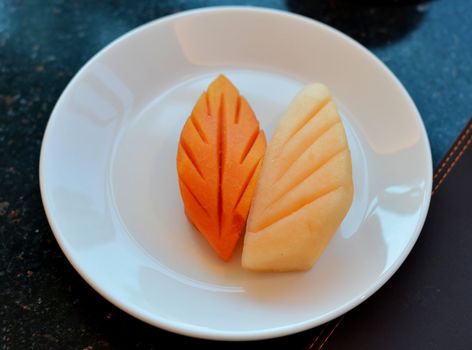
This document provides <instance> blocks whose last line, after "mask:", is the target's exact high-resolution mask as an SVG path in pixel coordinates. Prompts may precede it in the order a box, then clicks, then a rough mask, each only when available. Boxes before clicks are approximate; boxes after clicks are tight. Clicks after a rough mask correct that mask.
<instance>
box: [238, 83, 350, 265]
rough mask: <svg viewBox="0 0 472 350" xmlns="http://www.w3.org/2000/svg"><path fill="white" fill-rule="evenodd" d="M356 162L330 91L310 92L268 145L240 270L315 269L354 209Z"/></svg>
mask: <svg viewBox="0 0 472 350" xmlns="http://www.w3.org/2000/svg"><path fill="white" fill-rule="evenodd" d="M352 196H353V187H352V166H351V157H350V152H349V148H348V144H347V140H346V135H345V132H344V127H343V125H342V122H341V119H340V118H339V115H338V113H337V110H336V106H335V105H334V102H333V101H332V98H331V95H330V93H329V91H328V89H327V88H326V87H325V86H324V85H321V84H312V85H309V86H307V87H305V88H304V89H303V90H302V91H301V92H300V93H299V94H298V95H297V96H296V97H295V99H294V100H293V101H292V103H291V104H290V106H289V108H288V110H287V112H286V113H285V114H284V116H283V117H282V119H281V120H280V122H279V125H278V126H277V129H276V131H275V134H274V136H273V137H272V139H271V140H270V142H269V145H268V146H267V151H266V155H265V157H264V160H263V162H262V167H261V172H260V176H259V182H258V184H257V188H256V192H255V195H254V199H253V204H252V207H251V210H250V214H249V218H248V222H247V229H246V235H245V239H244V246H243V257H242V265H243V267H244V268H246V269H250V270H256V271H297V270H306V269H309V268H311V267H312V266H313V264H314V263H315V261H316V260H317V259H318V258H319V256H320V255H321V254H322V252H323V251H324V249H325V248H326V246H327V245H328V243H329V241H330V240H331V238H332V236H333V235H334V233H335V231H336V230H337V228H338V227H339V225H340V224H341V222H342V220H343V219H344V217H345V215H346V213H347V212H348V210H349V208H350V205H351V202H352Z"/></svg>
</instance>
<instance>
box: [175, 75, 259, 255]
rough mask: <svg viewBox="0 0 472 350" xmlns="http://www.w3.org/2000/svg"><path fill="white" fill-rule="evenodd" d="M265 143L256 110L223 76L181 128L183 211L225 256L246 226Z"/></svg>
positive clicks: (179, 156) (179, 155)
mask: <svg viewBox="0 0 472 350" xmlns="http://www.w3.org/2000/svg"><path fill="white" fill-rule="evenodd" d="M265 145H266V144H265V137H264V133H263V132H262V131H261V130H260V128H259V122H258V121H257V119H256V116H255V114H254V112H253V111H252V109H251V107H250V106H249V104H248V102H247V101H246V99H245V98H244V97H242V96H240V94H239V92H238V90H237V89H236V87H235V86H234V85H233V84H232V83H231V82H230V81H229V80H228V79H227V78H226V77H225V76H223V75H220V76H219V77H218V78H217V79H216V80H215V81H213V82H212V83H211V84H210V86H209V87H208V90H207V91H206V92H204V93H203V94H202V96H201V97H200V98H199V100H198V101H197V103H196V105H195V107H194V109H193V111H192V113H191V115H190V117H189V118H188V120H187V121H186V123H185V125H184V127H183V129H182V133H181V137H180V141H179V146H178V152H177V172H178V175H179V185H180V190H181V195H182V199H183V202H184V206H185V213H186V215H187V217H188V219H189V220H190V221H191V222H192V224H193V225H194V226H195V227H196V228H197V230H198V231H199V232H200V233H201V234H202V235H203V236H204V237H205V238H206V240H207V241H208V242H209V244H210V245H211V247H212V248H213V249H214V250H215V252H216V253H217V254H218V256H219V257H220V258H221V259H223V260H225V261H227V260H229V259H230V258H231V256H232V254H233V251H234V248H235V247H236V244H237V242H238V240H239V238H240V236H241V235H242V232H243V230H244V226H245V224H246V219H247V215H248V211H249V207H250V203H251V200H252V195H253V192H254V188H255V184H256V179H257V175H258V171H259V168H260V161H261V159H262V156H263V154H264V152H265Z"/></svg>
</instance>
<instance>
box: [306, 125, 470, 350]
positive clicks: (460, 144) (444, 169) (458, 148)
mask: <svg viewBox="0 0 472 350" xmlns="http://www.w3.org/2000/svg"><path fill="white" fill-rule="evenodd" d="M471 143H472V118H471V119H470V120H469V122H468V123H467V125H466V126H465V128H464V129H463V130H462V132H461V133H460V134H459V136H458V137H457V139H456V141H455V142H454V144H453V145H452V146H451V148H450V149H449V151H448V152H447V153H446V155H445V156H444V158H443V159H442V160H441V162H440V163H439V165H438V167H437V168H436V170H435V172H434V176H433V191H432V193H431V195H434V194H435V193H436V192H437V191H438V189H439V187H440V186H441V185H442V183H443V182H444V180H445V179H446V178H447V176H448V175H449V173H450V172H451V170H452V169H453V168H454V166H455V165H456V164H457V162H458V161H459V159H460V158H461V157H462V155H463V154H464V153H465V151H466V150H467V148H468V147H469V146H470V144H471ZM345 316H346V314H344V315H342V316H340V317H339V318H337V319H335V320H332V321H329V322H328V323H326V325H325V326H324V327H323V329H322V330H321V332H320V333H319V334H318V335H317V337H316V338H315V339H314V340H313V341H312V342H310V344H309V345H308V347H307V350H321V349H322V348H323V346H324V345H325V344H326V342H327V341H328V340H329V339H330V338H331V336H332V335H333V333H334V331H335V330H336V328H338V326H339V325H340V324H341V322H342V321H343V320H344V317H345ZM329 328H330V330H329V331H327V330H328V329H329ZM323 334H325V335H324V337H322V335H323ZM315 346H316V347H315Z"/></svg>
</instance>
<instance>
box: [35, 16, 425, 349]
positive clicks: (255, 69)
mask: <svg viewBox="0 0 472 350" xmlns="http://www.w3.org/2000/svg"><path fill="white" fill-rule="evenodd" d="M220 73H224V74H225V75H227V76H228V77H229V78H230V79H231V80H232V81H233V82H234V84H235V85H236V86H237V87H238V88H239V90H240V92H241V94H242V95H244V96H245V97H246V98H247V100H248V101H249V103H250V104H251V105H252V107H253V109H254V111H255V112H256V114H257V116H258V118H259V120H260V122H261V126H262V128H263V129H264V130H265V131H266V133H267V135H268V137H270V135H271V134H272V132H273V130H274V126H275V125H276V124H277V121H278V119H279V118H280V116H281V114H282V113H283V111H284V109H285V108H286V107H287V105H288V103H289V102H290V100H291V99H292V98H293V97H294V95H295V94H296V93H297V92H298V91H299V90H300V89H301V88H302V86H303V85H305V84H307V83H310V82H322V83H324V84H326V85H327V86H328V87H329V88H330V89H331V91H332V94H333V96H334V97H335V101H336V102H337V104H338V107H339V110H340V113H341V115H342V118H343V121H344V124H345V128H346V132H347V135H348V141H349V145H350V148H351V153H352V159H353V174H354V175H353V176H354V186H355V195H354V201H353V204H352V207H351V210H350V211H349V213H348V215H347V217H346V218H345V220H344V222H343V224H342V225H341V227H340V228H339V230H338V231H337V233H336V235H335V237H334V239H333V240H332V241H331V243H330V244H329V246H328V248H327V249H326V251H325V252H324V254H323V255H322V257H321V258H320V259H319V261H318V262H317V263H316V265H315V266H314V267H313V268H312V269H311V270H310V271H308V272H303V273H271V274H260V273H251V272H248V271H245V270H243V269H242V268H241V266H240V262H241V261H240V259H241V258H240V256H241V247H239V248H238V251H236V253H235V255H234V257H233V259H232V260H231V261H230V262H229V263H224V262H222V261H220V260H219V259H218V258H217V257H216V255H215V254H214V253H213V251H212V250H211V249H210V247H209V245H208V244H207V243H206V242H205V240H204V239H203V238H202V237H201V236H200V234H198V233H197V232H196V231H195V230H194V229H193V228H192V226H191V225H190V224H189V223H188V221H187V219H186V217H185V214H184V210H183V205H182V202H181V199H180V193H179V188H178V183H177V174H176V165H175V158H176V151H177V143H178V138H179V134H180V130H181V128H182V126H183V123H184V121H185V120H186V118H187V117H188V115H189V113H190V111H191V109H192V107H193V105H194V103H195V102H196V100H197V98H198V97H199V96H200V94H201V93H202V91H203V90H204V89H205V88H206V87H207V85H208V84H209V83H210V81H211V80H213V79H214V78H215V77H216V76H217V75H218V74H220ZM431 175H432V165H431V153H430V148H429V144H428V139H427V136H426V133H425V129H424V126H423V124H422V121H421V118H420V116H419V114H418V111H417V109H416V107H415V105H414V103H413V102H412V100H411V98H410V97H409V95H408V93H407V92H406V91H405V89H404V88H403V87H402V85H401V84H400V82H399V81H398V80H397V79H396V78H395V76H394V75H393V74H392V73H391V72H390V71H389V70H388V69H387V68H386V67H385V66H384V65H383V64H382V63H381V62H380V61H379V60H378V59H377V58H375V57H374V56H373V55H372V54H371V53H369V51H367V50H366V49H365V48H363V47H362V46H360V45H359V44H357V43H356V42H354V41H353V40H351V39H350V38H348V37H347V36H345V35H343V34H341V33H340V32H338V31H336V30H334V29H332V28H330V27H327V26H326V25H323V24H321V23H318V22H315V21H313V20H309V19H307V18H304V17H300V16H296V15H292V14H288V13H283V12H279V11H273V10H265V9H256V8H213V9H206V10H197V11H190V12H184V13H181V14H178V15H174V16H170V17H167V18H163V19H160V20H157V21H155V22H152V23H149V24H147V25H145V26H142V27H140V28H138V29H136V30H133V31H131V32H130V33H128V34H126V35H124V36H123V37H121V38H119V39H118V40H116V41H115V42H113V43H112V44H111V45H109V46H108V47H106V48H105V49H103V50H102V51H101V52H100V53H98V54H97V55H96V56H95V57H94V58H92V59H91V60H90V61H89V62H88V63H87V64H86V65H85V66H84V67H83V68H82V69H81V70H80V72H79V73H78V74H77V75H76V76H75V78H74V79H73V80H72V81H71V83H70V84H69V86H68V87H67V88H66V90H65V91H64V93H63V94H62V96H61V98H60V99H59V101H58V103H57V105H56V107H55V109H54V111H53V113H52V115H51V118H50V121H49V124H48V127H47V130H46V134H45V136H44V140H43V146H42V151H41V164H40V178H41V193H42V198H43V202H44V206H45V208H46V213H47V216H48V219H49V222H50V224H51V227H52V229H53V231H54V234H55V236H56V238H57V240H58V242H59V244H60V246H61V248H62V249H63V251H64V253H65V254H66V256H67V258H68V259H69V260H70V262H71V263H72V265H73V266H74V267H75V268H76V269H77V271H78V272H79V273H80V274H81V275H82V277H83V278H84V279H85V280H86V281H87V282H88V283H89V284H90V285H91V286H92V287H93V288H95V289H96V290H97V291H98V292H99V293H100V294H102V295H103V296H104V297H105V298H106V299H108V300H109V301H111V302H112V303H114V304H115V305H117V306H118V307H120V308H122V309H123V310H125V311H127V312H128V313H130V314H131V315H133V316H135V317H137V318H139V319H141V320H144V321H146V322H149V323H150V324H153V325H155V326H158V327H161V328H164V329H167V330H170V331H173V332H177V333H181V334H186V335H190V336H195V337H202V338H210V339H226V340H249V339H262V338H269V337H277V336H282V335H286V334H290V333H294V332H298V331H302V330H305V329H308V328H310V327H314V326H317V325H320V324H322V323H324V322H326V321H329V320H331V319H333V318H334V317H336V316H339V315H341V314H342V313H344V312H346V311H348V310H350V309H352V308H353V307H355V306H356V305H358V304H359V303H360V302H362V301H363V300H365V299H366V298H367V297H369V296H370V295H371V294H372V293H374V292H375V291H376V290H377V289H378V288H379V287H380V286H382V284H384V283H385V281H387V280H388V279H389V278H390V276H392V274H393V273H394V272H395V271H396V270H397V269H398V267H399V266H400V264H401V263H402V262H403V261H404V259H405V258H406V256H407V255H408V253H409V252H410V250H411V248H412V246H413V244H414V243H415V241H416V239H417V237H418V234H419V232H420V230H421V227H422V225H423V222H424V219H425V216H426V212H427V209H428V205H429V200H430V194H431Z"/></svg>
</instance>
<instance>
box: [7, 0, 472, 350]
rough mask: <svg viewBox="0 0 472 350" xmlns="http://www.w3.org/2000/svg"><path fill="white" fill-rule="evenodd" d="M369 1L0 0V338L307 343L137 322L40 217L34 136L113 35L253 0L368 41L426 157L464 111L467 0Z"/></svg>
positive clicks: (471, 18)
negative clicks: (397, 90) (406, 97)
mask: <svg viewBox="0 0 472 350" xmlns="http://www.w3.org/2000/svg"><path fill="white" fill-rule="evenodd" d="M378 3H380V1H377V2H376V1H351V2H349V1H343V0H337V1H334V0H331V1H324V0H320V1H297V0H287V1H283V0H259V1H232V2H230V1H216V0H213V1H212V0H192V1H190V0H189V1H186V0H179V1H112V0H105V1H91V0H90V1H89V0H84V1H75V0H71V1H65V0H50V1H40V0H0V149H1V152H0V322H1V324H0V347H1V348H2V349H28V348H37V349H69V348H70V349H153V348H158V347H159V346H160V345H163V344H166V342H172V343H173V344H174V346H186V347H187V346H188V347H190V348H222V347H224V348H239V347H245V348H247V347H249V348H252V347H254V348H256V347H258V348H260V347H261V346H264V347H265V346H267V347H276V348H287V347H289V346H290V348H294V349H295V348H299V349H303V348H306V347H307V346H309V344H310V341H311V339H312V338H313V336H314V334H316V330H310V331H306V332H303V333H301V334H297V335H293V336H289V337H284V338H280V339H274V340H268V341H263V342H253V343H245V344H244V346H242V344H240V343H224V344H223V343H214V342H210V341H204V340H196V339H192V338H187V337H183V336H179V335H175V334H172V333H168V332H166V331H163V330H159V329H156V328H154V327H151V326H149V325H147V324H144V323H142V322H141V321H138V320H136V319H134V318H132V317H131V316H128V315H127V314H125V313H124V312H122V311H121V310H119V309H117V308H116V307H114V306H113V305H111V304H110V303H109V302H107V301H106V300H105V299H103V298H102V297H101V296H100V295H98V294H97V293H96V292H95V291H94V290H93V289H92V288H91V287H90V286H89V285H88V284H86V283H85V282H84V281H83V280H82V278H80V277H79V275H78V274H77V273H76V272H75V270H74V269H73V268H72V266H71V265H70V264H69V262H68V261H67V259H66V258H65V257H64V255H63V253H62V251H61V250H60V248H59V246H58V245H57V243H56V241H55V239H54V236H53V234H52V232H51V229H50V227H49V225H48V222H47V220H46V217H45V214H44V211H43V207H42V203H41V197H40V193H39V184H38V161H39V152H40V147H41V140H42V137H43V133H44V130H45V127H46V123H47V121H48V118H49V115H50V113H51V110H52V108H53V107H54V104H55V103H56V101H57V99H58V98H59V95H60V94H61V92H62V90H63V89H64V88H65V86H66V85H67V83H68V82H69V81H70V79H71V78H72V77H73V76H74V74H75V73H76V72H77V71H78V69H79V68H80V67H81V66H82V65H83V64H84V63H85V62H86V61H87V60H88V59H89V58H90V57H91V56H92V55H94V54H95V53H96V52H97V51H99V50H100V49H101V48H103V47H104V46H105V45H106V44H108V43H109V42H111V41H112V40H113V39H115V38H117V37H119V36H120V35H122V34H124V33H126V32H127V31H129V30H130V29H132V28H135V27H136V26H138V25H140V24H143V23H146V22H148V21H151V20H153V19H156V18H159V17H162V16H165V15H168V14H172V13H176V12H180V11H183V10H187V9H192V8H197V7H203V6H211V5H228V4H237V5H255V6H264V7H272V8H278V9H282V10H287V11H291V12H295V13H300V14H303V15H306V16H308V17H312V18H315V19H317V20H320V21H322V22H325V23H327V24H329V25H331V26H333V27H336V28H338V29H340V30H341V31H343V32H345V33H346V34H348V35H350V36H351V37H353V38H355V39H356V40H358V41H360V42H361V43H362V44H364V45H365V46H366V47H367V48H368V49H370V50H371V51H372V52H373V53H375V54H376V55H377V56H378V57H379V58H380V59H381V60H382V61H383V62H385V64H386V65H387V66H388V67H389V68H390V69H391V70H392V71H393V72H394V73H395V74H396V75H397V76H398V78H399V79H400V80H401V82H402V83H403V84H404V86H405V87H406V89H407V90H408V91H409V93H410V94H411V96H412V98H413V100H414V101H415V103H416V105H417V107H418V109H419V111H420V113H421V115H422V118H423V120H424V123H425V125H426V129H427V131H428V135H429V139H430V142H431V148H432V153H433V161H434V164H437V163H438V162H439V160H440V159H441V157H442V156H443V155H444V154H445V152H446V151H447V149H448V148H449V147H450V145H451V143H452V142H453V140H454V139H455V137H456V136H457V135H458V133H459V132H460V131H461V129H462V128H463V127H464V125H465V124H466V123H467V121H468V120H469V118H470V116H471V115H472V108H471V107H470V106H471V105H472V64H471V63H472V34H471V33H472V15H471V14H472V2H471V1H469V0H442V1H400V0H398V1H385V2H382V3H383V4H382V5H381V6H379V5H378ZM376 4H377V5H376Z"/></svg>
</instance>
